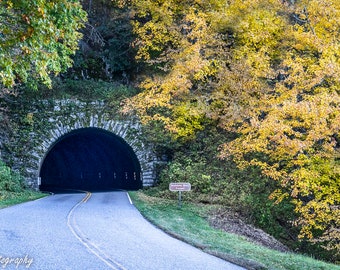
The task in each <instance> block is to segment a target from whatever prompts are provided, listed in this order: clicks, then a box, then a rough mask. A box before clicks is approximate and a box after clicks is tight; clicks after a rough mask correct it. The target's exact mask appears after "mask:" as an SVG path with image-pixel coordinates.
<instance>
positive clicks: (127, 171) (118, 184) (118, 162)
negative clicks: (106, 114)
mask: <svg viewBox="0 0 340 270" xmlns="http://www.w3.org/2000/svg"><path fill="white" fill-rule="evenodd" d="M39 176H40V179H41V180H40V181H41V182H40V187H39V188H40V190H43V191H53V190H65V189H76V190H90V191H95V190H112V189H124V190H137V189H140V188H142V186H143V183H142V180H141V166H140V163H139V160H138V158H137V156H136V154H135V153H134V151H133V149H132V148H131V147H130V146H129V145H128V143H126V142H125V141H124V140H123V139H122V138H121V137H119V136H117V135H115V134H113V133H111V132H109V131H106V130H102V129H99V128H81V129H78V130H75V131H71V132H69V133H67V134H65V135H63V136H62V137H61V138H60V139H58V140H57V141H56V142H55V143H54V144H53V145H52V147H51V148H50V150H49V151H48V152H47V154H46V156H45V158H44V159H43V161H42V164H41V169H40V175H39Z"/></svg>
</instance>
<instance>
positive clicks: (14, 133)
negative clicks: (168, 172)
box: [0, 99, 157, 189]
mask: <svg viewBox="0 0 340 270" xmlns="http://www.w3.org/2000/svg"><path fill="white" fill-rule="evenodd" d="M20 104H21V105H20V107H15V106H14V107H13V108H12V109H11V111H10V112H9V117H10V118H11V121H10V126H11V128H9V129H8V130H7V131H6V133H5V134H2V136H1V140H0V141H1V143H0V154H1V156H0V157H1V159H3V160H4V161H5V162H6V163H7V164H9V165H10V166H11V167H12V168H13V169H14V170H17V171H20V173H21V174H22V175H23V176H24V177H25V179H26V183H27V185H28V186H30V187H32V188H35V189H37V188H38V187H39V184H40V170H41V166H42V164H43V162H44V159H45V157H46V156H47V154H48V152H49V151H50V150H51V149H52V148H53V146H54V145H55V144H56V143H57V142H58V141H59V140H60V139H61V138H62V137H64V136H65V135H67V134H69V133H70V132H74V131H76V130H80V129H84V128H96V129H101V130H105V131H106V132H110V133H112V134H114V135H115V136H118V137H119V138H121V140H123V141H124V142H125V143H126V144H128V145H129V147H131V148H132V149H133V151H134V153H135V155H136V157H137V159H138V161H139V163H140V168H141V180H142V183H143V186H151V185H153V184H154V182H155V177H156V174H155V167H156V164H157V158H156V156H155V154H154V153H153V152H152V150H151V147H150V146H147V145H145V142H143V134H142V132H141V128H140V124H139V123H138V120H137V119H136V118H135V117H130V118H129V117H122V116H121V115H119V114H118V113H116V114H115V113H114V112H112V109H111V108H109V107H108V106H107V105H106V104H105V103H104V102H102V101H94V102H83V101H79V100H69V99H68V100H57V101H55V100H54V101H50V100H42V101H37V102H34V103H32V104H29V103H27V104H23V105H22V103H20ZM2 133H4V132H2Z"/></svg>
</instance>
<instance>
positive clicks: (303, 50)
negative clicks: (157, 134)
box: [126, 0, 340, 250]
mask: <svg viewBox="0 0 340 270" xmlns="http://www.w3.org/2000/svg"><path fill="white" fill-rule="evenodd" d="M132 2H134V3H133V6H134V9H135V12H136V14H135V18H134V22H133V24H134V31H135V33H136V35H137V38H136V41H135V44H136V46H137V47H138V53H137V58H138V59H140V60H142V61H144V62H146V63H148V64H149V66H150V68H152V70H153V72H152V73H151V75H150V76H146V78H145V80H144V81H143V82H142V84H141V87H142V88H143V90H144V91H143V92H142V93H141V94H140V95H138V96H136V97H135V98H133V99H130V100H129V101H128V102H127V104H126V107H127V108H130V109H131V110H135V111H137V113H138V114H139V115H140V117H141V119H142V120H143V121H145V122H147V121H159V122H161V123H163V124H164V127H165V128H166V129H167V130H169V131H170V132H171V133H172V134H173V137H174V138H176V139H183V140H187V139H190V138H192V137H194V136H195V134H196V133H197V132H198V131H199V130H202V129H204V127H205V125H207V123H210V122H211V121H213V122H214V123H215V124H216V125H218V126H219V127H221V128H222V129H224V130H226V131H229V132H234V133H236V134H237V138H236V139H234V140H232V141H230V142H226V143H224V144H223V145H222V147H221V151H220V158H222V159H229V158H232V159H234V160H235V161H236V162H237V163H238V164H239V166H240V167H241V168H245V167H247V166H256V167H258V168H260V169H261V171H262V173H263V174H264V175H266V176H268V177H270V178H271V179H273V180H275V181H278V182H279V184H280V188H279V189H277V190H275V191H274V192H273V193H272V194H271V198H272V199H274V200H276V202H277V203H279V202H280V201H281V200H282V199H283V198H285V197H289V198H290V199H291V201H292V202H293V203H294V205H295V211H296V213H297V214H298V219H297V220H296V225H298V226H299V227H300V229H301V230H300V237H307V238H309V239H313V241H327V248H330V249H337V250H339V248H340V246H339V244H340V243H339V240H340V234H339V227H340V223H339V222H340V205H339V202H340V192H339V190H340V155H339V154H340V136H339V130H340V96H339V94H340V47H339V44H340V32H339V29H340V2H339V1H322V0H311V1H303V0H301V1H278V0H271V1H268V0H257V1H254V0H248V1H247V0H245V1H244V0H234V1H232V0H231V1H218V0H212V1H199V0H197V1H194V0H193V1H176V0H173V1H168V0H167V1H151V0H145V1H132Z"/></svg>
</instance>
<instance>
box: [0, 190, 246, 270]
mask: <svg viewBox="0 0 340 270" xmlns="http://www.w3.org/2000/svg"><path fill="white" fill-rule="evenodd" d="M1 268H2V269H28V268H29V269H41V270H50V269H51V270H54V269H58V270H60V269H62V270H63V269H65V270H67V269H70V270H71V269H72V270H76V269H79V270H86V269H88V270H101V269H103V270H104V269H105V270H106V269H107V270H110V269H115V270H144V269H145V270H153V269H154V270H167V269H169V270H176V269H183V270H184V269H185V270H191V269H193V270H200V269H202V270H207V269H210V270H214V269H216V270H222V269H226V270H240V269H244V268H241V267H239V266H236V265H233V264H231V263H228V262H226V261H223V260H221V259H218V258H216V257H214V256H211V255H208V254H206V253H204V252H202V251H201V250H199V249H196V248H194V247H192V246H190V245H188V244H185V243H183V242H181V241H179V240H177V239H174V238H172V237H170V236H169V235H167V234H165V233H164V232H162V231H161V230H159V229H157V228H156V227H154V226H153V225H151V224H150V223H149V222H147V221H146V220H145V219H144V218H143V217H142V216H141V214H140V213H139V212H138V210H137V209H136V208H135V207H134V206H133V205H132V204H131V203H130V201H129V198H128V195H127V193H126V192H102V193H92V194H91V193H86V194H79V193H78V194H57V195H53V196H49V197H46V198H43V199H40V200H37V201H34V202H28V203H24V204H20V205H16V206H13V207H9V208H6V209H2V210H0V269H1Z"/></svg>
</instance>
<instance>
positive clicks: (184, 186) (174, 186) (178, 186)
mask: <svg viewBox="0 0 340 270" xmlns="http://www.w3.org/2000/svg"><path fill="white" fill-rule="evenodd" d="M169 190H170V191H178V207H179V208H181V207H182V191H190V190H191V184H190V183H170V184H169Z"/></svg>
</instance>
